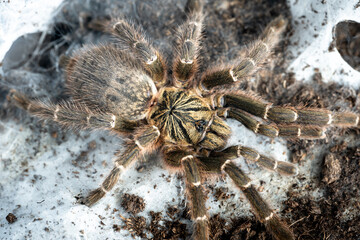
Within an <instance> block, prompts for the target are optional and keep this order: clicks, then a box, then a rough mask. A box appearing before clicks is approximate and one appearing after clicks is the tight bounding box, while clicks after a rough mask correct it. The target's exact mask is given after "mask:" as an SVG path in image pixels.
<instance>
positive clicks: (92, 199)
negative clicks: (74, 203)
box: [78, 188, 106, 207]
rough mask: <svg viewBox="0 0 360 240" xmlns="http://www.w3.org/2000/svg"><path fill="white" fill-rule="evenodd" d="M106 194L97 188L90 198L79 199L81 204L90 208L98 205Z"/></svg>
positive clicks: (90, 194) (89, 195)
mask: <svg viewBox="0 0 360 240" xmlns="http://www.w3.org/2000/svg"><path fill="white" fill-rule="evenodd" d="M105 194H106V193H105V192H104V191H103V190H102V189H101V188H97V189H95V190H93V191H91V192H90V193H89V194H88V196H86V197H85V198H81V199H79V201H78V202H79V203H80V204H82V205H86V206H88V207H92V206H93V205H94V204H95V203H97V202H98V201H99V200H100V199H101V198H103V197H104V196H105Z"/></svg>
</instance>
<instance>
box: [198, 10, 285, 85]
mask: <svg viewBox="0 0 360 240" xmlns="http://www.w3.org/2000/svg"><path fill="white" fill-rule="evenodd" d="M286 25H287V21H286V20H285V19H284V18H283V17H281V16H280V17H278V18H276V19H274V20H273V21H272V22H270V24H269V25H268V26H267V27H266V29H265V30H264V33H263V36H262V37H260V38H259V40H257V41H256V42H255V44H254V45H253V46H252V47H251V48H249V49H246V55H247V57H246V58H245V59H243V60H241V61H240V62H239V63H238V64H236V65H234V66H228V67H226V68H225V69H218V70H214V71H210V72H208V73H206V74H205V75H204V76H203V77H202V78H201V81H200V83H199V86H198V88H199V89H200V91H208V90H210V89H211V88H214V87H216V86H220V85H224V84H231V83H234V82H236V81H238V80H240V79H243V78H245V77H247V76H250V75H251V74H253V73H254V72H255V71H256V70H257V69H258V67H259V65H260V64H261V63H262V62H263V61H264V60H265V59H266V58H267V56H269V55H270V53H271V49H272V48H273V47H274V46H275V45H276V44H277V42H278V41H279V39H280V38H279V36H280V35H281V34H282V32H283V31H284V29H285V27H286Z"/></svg>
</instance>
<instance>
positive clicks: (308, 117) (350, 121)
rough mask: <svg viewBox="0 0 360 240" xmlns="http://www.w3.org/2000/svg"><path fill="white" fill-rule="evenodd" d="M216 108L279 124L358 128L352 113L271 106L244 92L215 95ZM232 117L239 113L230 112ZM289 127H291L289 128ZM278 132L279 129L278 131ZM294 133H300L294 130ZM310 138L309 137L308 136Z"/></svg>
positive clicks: (358, 121)
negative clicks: (227, 108) (230, 109)
mask: <svg viewBox="0 0 360 240" xmlns="http://www.w3.org/2000/svg"><path fill="white" fill-rule="evenodd" d="M214 99H215V104H216V106H217V107H220V108H222V107H230V108H233V109H240V110H243V111H245V112H247V113H249V114H252V115H254V116H256V117H260V118H262V119H265V120H271V121H274V122H276V123H280V124H300V125H316V126H323V127H326V126H339V127H359V126H360V115H358V114H355V113H352V112H332V111H330V110H327V109H323V108H304V107H302V108H300V107H287V106H285V107H283V106H273V105H272V104H271V103H266V102H265V101H263V100H262V99H259V98H255V97H253V96H250V95H249V94H246V93H244V92H238V93H232V94H217V95H215V96H214ZM232 112H233V115H236V114H237V113H238V112H239V111H236V110H232ZM290 127H291V126H290ZM279 130H280V129H279ZM293 130H294V129H293V128H292V129H284V131H283V132H284V134H291V133H290V132H291V131H293ZM296 131H297V132H298V131H301V130H299V129H296ZM310 137H311V136H310Z"/></svg>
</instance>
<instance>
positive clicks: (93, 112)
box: [11, 6, 360, 240]
mask: <svg viewBox="0 0 360 240" xmlns="http://www.w3.org/2000/svg"><path fill="white" fill-rule="evenodd" d="M200 9H201V7H200V8H197V7H196V6H195V7H194V10H193V11H192V12H191V13H190V14H189V17H188V20H187V21H186V22H185V23H183V24H182V25H181V26H180V27H179V29H178V39H177V46H176V50H175V54H174V55H175V58H174V59H173V66H172V72H173V74H172V75H168V70H167V66H166V64H165V61H164V59H163V57H162V55H161V54H160V52H159V51H157V50H156V49H155V48H154V47H152V46H151V44H149V42H148V41H147V40H146V38H145V36H144V33H143V31H141V30H140V29H139V28H136V27H135V26H134V25H132V24H129V23H128V22H126V21H125V20H114V21H112V22H111V23H110V24H109V27H108V29H109V31H110V32H111V33H112V34H113V35H114V36H115V37H116V39H117V42H116V43H113V44H108V45H104V46H92V47H86V48H84V49H83V50H81V51H79V52H78V53H77V54H75V56H73V58H72V59H71V60H70V61H69V63H68V65H67V69H66V72H67V84H68V89H69V91H70V92H71V94H72V97H73V100H71V101H67V102H62V103H60V104H52V103H42V102H39V101H34V100H29V99H27V98H26V97H25V96H23V95H21V94H20V93H18V92H15V91H12V93H11V98H12V99H13V100H14V101H15V103H16V104H17V105H18V106H19V107H22V108H24V109H26V110H27V111H28V112H29V113H31V114H33V115H36V116H38V117H40V118H42V119H49V120H52V121H55V122H58V123H60V124H61V125H64V126H68V127H73V128H78V129H85V128H91V129H106V130H109V131H111V132H114V133H117V134H120V135H122V136H125V137H127V138H128V139H129V141H128V144H127V145H126V147H125V149H124V150H123V151H122V152H121V153H120V154H118V155H117V157H116V159H115V161H114V167H113V169H112V170H111V172H110V174H109V175H108V176H107V177H106V178H105V180H104V181H103V183H102V184H101V185H100V187H99V188H97V189H95V190H93V191H91V192H90V193H89V195H88V196H87V197H86V198H84V203H85V204H86V205H88V206H91V205H93V204H95V203H96V202H98V201H99V200H100V199H101V198H102V197H104V196H105V194H106V193H107V192H109V191H110V190H111V189H112V188H113V187H114V185H115V184H116V182H117V180H118V179H119V176H120V174H121V172H122V171H124V170H126V169H127V168H128V167H129V166H130V164H132V163H133V162H134V161H135V160H136V159H137V158H139V156H140V155H141V154H146V153H149V152H153V151H160V152H161V153H162V155H163V161H164V165H165V166H166V167H167V168H169V169H171V170H173V171H177V172H182V173H183V175H184V178H185V181H186V189H187V191H186V194H187V198H188V201H189V203H190V209H191V210H190V211H191V218H192V220H193V221H194V234H193V236H194V239H197V240H200V239H209V229H208V223H209V222H208V221H209V218H208V213H207V209H206V206H205V199H206V197H205V194H204V186H203V176H204V175H206V174H208V173H211V174H228V175H229V177H230V178H231V179H232V180H233V181H234V183H235V184H236V185H237V186H238V187H239V188H240V190H241V191H242V192H243V193H244V195H245V196H246V197H247V199H248V200H249V202H250V204H251V206H252V209H253V212H254V213H255V215H256V217H257V218H258V220H259V221H261V222H263V223H264V224H265V226H266V227H267V229H268V230H269V231H270V232H271V233H272V235H273V236H274V237H275V238H276V239H294V236H293V233H292V232H291V230H290V229H289V228H288V227H287V226H286V224H284V223H283V222H281V221H280V219H279V217H278V216H277V215H276V214H275V213H274V211H273V210H272V209H271V208H270V207H269V205H268V204H267V203H266V202H265V201H264V200H263V199H262V198H261V196H260V195H259V193H258V192H257V191H256V189H255V187H254V186H253V185H252V183H251V180H250V179H249V177H247V176H246V175H245V173H244V172H243V171H242V170H241V169H240V168H239V167H238V166H237V165H236V164H235V163H234V162H233V159H235V158H238V157H244V158H245V159H247V160H249V161H251V162H255V163H257V164H258V165H259V166H261V167H263V168H266V169H268V170H272V171H276V172H278V173H280V174H283V175H295V174H297V168H296V166H294V165H293V164H291V163H287V162H282V161H276V160H274V159H271V158H268V157H266V156H263V155H260V154H259V153H258V152H256V151H255V150H253V149H252V148H249V147H245V146H230V147H228V148H226V149H224V148H225V146H226V143H227V140H228V138H229V136H230V133H231V129H230V128H229V126H228V125H227V124H226V122H225V121H224V119H225V118H234V119H236V120H238V121H239V122H241V123H242V124H243V125H245V126H246V127H247V128H249V129H251V130H252V131H254V132H255V133H259V134H262V135H265V136H268V137H271V138H274V137H278V136H280V137H286V138H293V139H296V138H305V139H318V138H323V137H324V136H325V135H324V132H325V128H326V127H327V126H330V125H335V126H341V127H351V126H359V118H360V116H359V115H356V114H354V113H351V112H342V113H338V112H331V111H329V110H326V109H316V108H304V107H290V106H274V105H272V104H271V103H267V102H265V101H264V100H262V99H260V98H257V97H254V96H253V95H251V94H248V93H246V92H243V91H238V90H237V91H235V90H220V88H221V87H222V86H224V85H230V84H232V83H234V82H236V81H239V80H242V79H244V78H246V77H248V76H250V75H252V74H253V73H254V72H255V71H256V70H257V69H258V68H259V66H260V65H261V64H262V63H263V62H264V60H265V59H266V58H267V57H268V56H269V55H270V53H271V50H272V49H273V47H274V46H275V45H276V43H277V42H278V41H279V39H280V35H281V34H282V33H283V31H284V29H285V28H286V25H287V21H286V19H284V18H283V17H282V16H280V17H277V18H276V19H274V20H273V21H272V22H270V23H269V25H268V26H267V27H266V28H265V30H264V32H263V34H262V36H261V37H260V38H259V39H258V40H257V41H255V42H254V43H253V44H252V46H251V47H250V48H247V49H246V50H245V51H246V54H245V56H246V57H245V58H243V59H239V60H238V61H237V62H235V63H234V64H227V65H225V66H223V67H218V68H213V69H210V70H209V71H206V72H205V73H202V74H197V69H198V60H197V58H198V53H199V44H200V39H201V31H202V21H203V16H202V13H201V10H200ZM124 47H126V48H125V49H124ZM198 75H199V77H198Z"/></svg>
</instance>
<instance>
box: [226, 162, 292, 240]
mask: <svg viewBox="0 0 360 240" xmlns="http://www.w3.org/2000/svg"><path fill="white" fill-rule="evenodd" d="M221 169H222V170H223V171H225V172H226V173H227V174H228V175H229V176H230V178H231V179H232V180H233V181H234V183H235V184H236V186H238V187H239V188H240V189H241V191H242V192H243V193H244V195H245V196H246V198H247V199H248V200H249V202H250V205H251V207H252V209H253V211H254V213H255V215H256V217H257V218H258V219H259V221H260V222H262V223H264V224H265V226H266V228H267V229H268V231H269V232H271V234H272V235H273V236H274V238H275V239H278V240H291V239H295V238H294V235H293V233H292V232H291V230H290V229H289V227H288V226H287V225H286V224H285V223H283V222H281V221H280V218H279V217H278V216H277V215H276V214H275V213H274V212H273V210H272V209H271V208H270V207H269V205H268V204H267V203H266V202H265V201H264V199H263V198H262V197H261V196H260V194H259V193H258V192H257V191H256V189H255V187H254V185H252V184H251V179H250V178H249V177H248V176H246V175H245V174H244V173H243V171H241V169H239V168H238V167H237V166H236V165H235V164H234V163H232V162H231V160H227V161H225V163H224V164H223V165H222V167H221Z"/></svg>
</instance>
